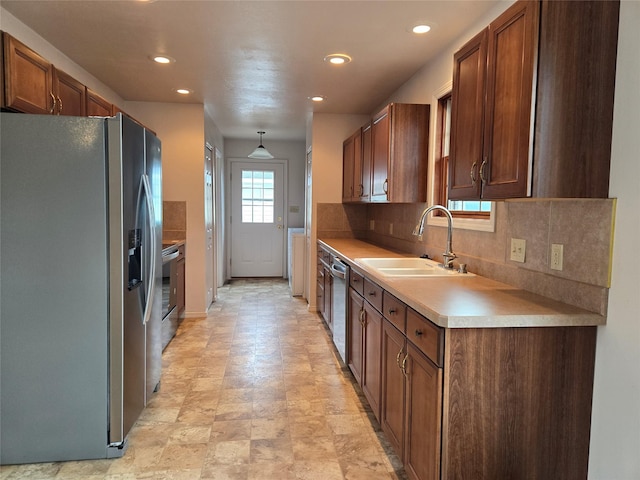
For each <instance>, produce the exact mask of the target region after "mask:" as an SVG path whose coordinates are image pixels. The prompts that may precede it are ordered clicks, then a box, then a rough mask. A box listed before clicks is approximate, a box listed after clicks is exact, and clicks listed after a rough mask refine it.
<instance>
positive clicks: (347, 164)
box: [342, 130, 360, 202]
mask: <svg viewBox="0 0 640 480" xmlns="http://www.w3.org/2000/svg"><path fill="white" fill-rule="evenodd" d="M359 136H360V130H358V131H357V132H356V133H354V134H353V135H351V136H350V137H349V138H347V139H346V140H345V141H344V142H343V144H342V201H343V202H352V201H353V200H354V196H355V195H356V193H355V188H354V187H355V186H354V183H355V178H356V177H355V163H356V152H355V148H356V145H355V138H356V137H359Z"/></svg>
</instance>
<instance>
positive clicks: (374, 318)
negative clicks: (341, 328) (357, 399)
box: [362, 302, 382, 418]
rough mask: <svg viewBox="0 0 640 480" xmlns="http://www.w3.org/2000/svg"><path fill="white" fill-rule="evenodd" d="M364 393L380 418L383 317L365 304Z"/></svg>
mask: <svg viewBox="0 0 640 480" xmlns="http://www.w3.org/2000/svg"><path fill="white" fill-rule="evenodd" d="M363 320H364V321H363V325H362V328H363V335H362V337H363V340H364V347H363V351H362V354H363V366H362V391H363V392H364V395H365V397H367V400H368V401H369V405H370V406H371V409H372V410H373V413H374V414H375V416H376V418H380V342H381V339H382V315H380V313H379V312H377V311H376V309H375V308H373V307H372V306H371V305H369V303H367V302H364V317H363Z"/></svg>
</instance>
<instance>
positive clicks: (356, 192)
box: [351, 129, 363, 202]
mask: <svg viewBox="0 0 640 480" xmlns="http://www.w3.org/2000/svg"><path fill="white" fill-rule="evenodd" d="M352 138H353V179H352V182H351V190H352V192H353V194H352V195H351V200H352V201H354V202H359V201H361V198H362V189H363V187H362V130H361V129H358V131H357V132H356V133H354V134H353V137H352Z"/></svg>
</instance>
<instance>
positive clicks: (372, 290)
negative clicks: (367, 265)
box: [363, 278, 382, 312]
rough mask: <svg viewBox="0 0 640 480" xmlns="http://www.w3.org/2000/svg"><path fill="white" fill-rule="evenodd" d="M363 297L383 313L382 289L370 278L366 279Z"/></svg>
mask: <svg viewBox="0 0 640 480" xmlns="http://www.w3.org/2000/svg"><path fill="white" fill-rule="evenodd" d="M363 297H364V298H365V299H366V300H367V302H369V303H370V304H371V305H373V306H374V307H375V308H376V309H377V310H378V311H379V312H382V287H380V286H378V285H376V284H375V283H373V282H372V281H371V280H369V279H368V278H365V279H364V295H363Z"/></svg>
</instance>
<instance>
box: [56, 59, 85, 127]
mask: <svg viewBox="0 0 640 480" xmlns="http://www.w3.org/2000/svg"><path fill="white" fill-rule="evenodd" d="M53 92H54V95H55V97H56V109H55V112H54V113H55V114H57V115H74V116H77V117H83V116H84V115H86V111H87V104H86V96H87V92H86V87H85V86H84V85H83V84H82V83H80V82H79V81H77V80H76V79H75V78H73V77H72V76H71V75H68V74H66V73H64V72H63V71H61V70H58V69H57V68H54V69H53Z"/></svg>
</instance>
